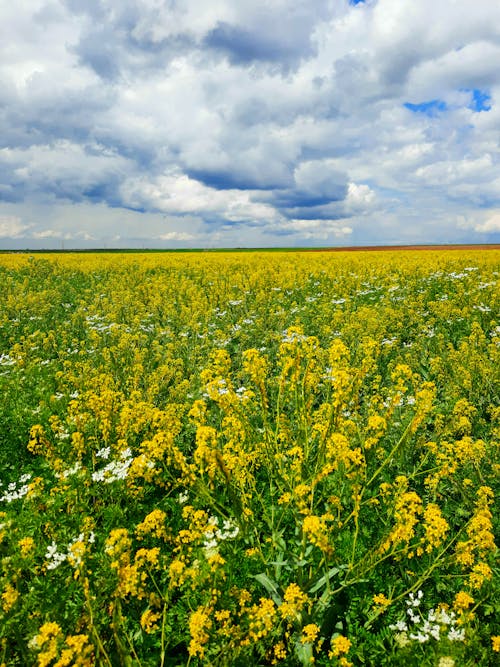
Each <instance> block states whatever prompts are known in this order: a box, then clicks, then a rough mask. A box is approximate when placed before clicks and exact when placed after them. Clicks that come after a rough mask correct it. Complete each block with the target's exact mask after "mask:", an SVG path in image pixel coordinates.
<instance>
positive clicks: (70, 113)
mask: <svg viewBox="0 0 500 667" xmlns="http://www.w3.org/2000/svg"><path fill="white" fill-rule="evenodd" d="M0 39H1V41H2V49H3V54H2V62H1V63H0V85H1V86H2V91H3V104H4V106H3V108H2V115H1V118H0V123H1V129H2V132H1V136H2V143H1V144H0V201H2V202H4V206H3V207H2V210H5V211H8V212H7V213H6V215H8V216H14V218H17V219H19V221H20V220H22V221H23V222H18V224H20V225H21V227H23V225H24V227H23V228H22V229H21V228H20V227H18V228H16V227H14V226H12V224H11V226H10V227H6V226H4V227H0V229H4V228H5V229H7V230H9V229H10V230H11V232H12V233H10V234H6V236H11V237H12V238H14V237H16V236H17V237H18V238H19V234H25V235H29V237H31V238H34V239H36V238H38V239H40V240H41V239H45V240H46V241H47V242H49V241H50V240H52V241H53V242H54V244H57V242H58V241H59V240H60V239H67V240H69V239H77V238H79V239H80V240H82V242H83V239H84V238H85V234H86V235H88V239H89V242H90V240H92V239H96V242H98V241H99V240H100V239H101V240H106V239H107V240H109V239H113V238H117V237H120V239H119V240H120V243H122V242H123V243H124V244H126V242H127V241H126V240H127V239H129V240H131V242H132V241H133V242H137V243H139V241H136V240H137V239H139V238H140V239H142V238H150V239H157V240H158V239H160V240H163V241H165V242H166V243H169V242H172V243H185V244H187V245H188V244H189V243H190V242H192V243H193V244H198V243H203V244H210V243H212V242H214V243H215V242H218V243H227V244H231V243H236V244H237V245H238V244H239V240H241V239H244V241H245V243H246V244H247V245H252V241H255V244H258V243H259V242H260V243H262V242H263V240H264V239H267V240H268V242H274V243H278V244H279V243H280V241H281V239H282V235H283V234H286V235H287V236H288V238H293V242H294V243H295V242H296V243H297V244H300V243H301V239H302V241H304V240H307V241H310V242H311V243H315V242H320V240H325V239H326V240H327V241H328V240H332V242H333V241H334V240H335V239H336V238H338V239H340V238H341V237H342V235H343V236H344V237H346V238H347V237H349V238H350V239H352V240H353V242H359V243H364V242H365V241H367V240H369V239H376V240H377V241H379V242H385V241H386V240H390V241H391V242H398V240H401V241H403V240H405V241H407V242H411V241H412V239H415V240H416V241H417V240H418V241H419V242H423V241H425V240H428V241H429V242H431V241H433V240H437V238H438V236H439V237H441V238H446V239H447V240H450V241H451V240H453V239H455V240H457V241H459V240H460V241H463V240H464V235H468V237H467V239H466V240H471V241H473V240H474V239H477V238H479V236H478V235H480V234H484V233H487V232H488V233H489V231H490V228H489V227H488V228H487V229H486V227H485V225H486V226H487V224H489V223H488V220H490V219H493V218H492V216H489V217H488V215H489V214H488V211H490V212H491V211H493V212H495V211H497V210H498V207H499V206H500V161H499V158H498V136H499V131H500V105H499V103H498V100H499V99H500V70H499V69H498V67H497V66H496V64H497V62H498V60H499V57H500V4H498V3H492V2H491V0H476V1H475V2H474V3H470V2H469V1H468V0H442V2H439V3H436V2H435V1H434V0H419V2H415V1H414V0H378V1H377V2H375V1H374V0H370V1H367V2H365V3H360V4H358V5H356V6H353V5H350V3H349V2H347V0H339V1H338V2H335V3H331V2H328V1H327V0H309V1H308V2H306V0H279V1H277V2H273V3H269V2H268V1H266V0H256V1H253V2H250V0H241V2H237V3H235V2H233V1H231V0H214V2H210V3H200V2H199V1H197V0H184V1H183V2H182V3H175V2H167V0H127V2H119V1H118V0H99V1H93V0H89V1H88V2H86V3H81V2H79V1H78V0H58V1H55V0H26V2H24V3H23V11H19V8H18V7H16V6H14V5H9V4H8V3H3V4H2V6H1V7H0ZM474 90H476V91H479V93H476V94H479V95H483V94H484V95H489V96H490V98H489V99H488V106H489V107H490V108H489V110H488V111H486V110H482V111H481V110H480V109H478V108H475V107H474V102H473V95H474V93H473V91H474ZM485 99H487V98H485ZM433 100H436V101H437V102H436V104H437V105H438V106H437V107H436V109H435V110H434V112H432V110H431V111H429V112H426V110H425V107H418V105H419V104H421V103H426V102H428V103H429V102H432V101H433ZM405 103H411V104H414V105H417V106H416V107H413V110H412V108H411V107H410V108H407V107H405V106H404V105H405ZM439 105H440V106H439ZM130 208H134V209H136V210H135V211H130V210H129V209H130ZM26 211H28V213H29V215H28V217H26V215H25V214H26ZM49 211H50V216H51V217H49ZM68 211H72V213H73V214H74V215H73V217H72V216H68V215H67V213H68ZM92 211H93V212H94V213H95V215H94V216H93V215H92V214H91V212H92ZM84 212H85V215H88V216H89V218H88V219H87V218H85V217H84ZM485 212H486V217H485V218H483V216H484V215H485ZM162 215H165V216H167V218H166V219H164V218H163V217H162ZM492 215H493V217H494V214H493V213H492ZM461 216H462V217H463V216H465V217H466V219H467V220H469V219H471V220H478V219H479V220H483V221H482V222H479V223H474V224H468V225H465V226H463V225H462V226H461V225H460V224H459V223H458V222H457V221H458V220H460V219H462V218H461ZM96 221H98V222H96ZM124 221H125V222H124ZM140 221H142V224H141V222H140ZM26 225H27V226H26ZM183 225H184V226H183ZM186 225H187V227H185V226H186ZM16 229H17V231H16ZM346 229H349V230H350V231H349V232H346V231H345V230H346ZM339 230H340V231H339ZM342 230H344V231H342ZM491 231H492V232H494V231H496V227H495V225H493V227H492V229H491ZM188 237H189V238H188ZM134 239H135V240H134ZM141 243H142V241H141Z"/></svg>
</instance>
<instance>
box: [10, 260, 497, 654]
mask: <svg viewBox="0 0 500 667" xmlns="http://www.w3.org/2000/svg"><path fill="white" fill-rule="evenodd" d="M499 272H500V251H499V250H488V251H484V250H483V251H478V250H474V249H471V250H463V249H462V250H427V251H423V250H422V251H397V252H391V251H387V252H363V253H357V252H350V253H343V252H339V253H323V252H315V253H307V252H283V253H269V252H267V253H264V252H255V253H252V252H246V253H237V252H236V253H202V252H200V253H180V254H175V253H155V254H146V253H144V254H141V253H127V254H119V253H113V254H97V253H96V254H92V253H67V254H52V255H42V254H37V255H34V256H30V255H29V254H2V255H0V287H1V289H0V396H1V402H0V483H1V485H0V564H1V568H0V665H5V666H10V665H19V666H22V667H26V666H27V665H38V666H39V667H46V666H50V667H64V666H69V665H80V666H88V665H99V666H100V665H106V666H107V667H111V666H113V667H114V666H115V665H117V666H121V665H123V666H126V667H131V666H134V667H135V666H143V667H158V666H161V667H163V666H167V665H172V666H174V665H189V666H190V667H195V666H201V665H214V666H219V667H224V666H228V667H229V666H233V665H234V666H236V667H238V666H241V667H245V666H258V665H289V666H302V665H304V666H305V665H310V664H313V663H314V664H315V665H333V666H342V667H348V666H349V665H353V666H371V665H372V666H374V667H383V666H384V665H401V664H405V665H407V666H408V667H410V666H412V665H418V666H419V667H427V666H432V667H453V666H454V665H455V666H456V667H462V666H469V665H482V666H485V667H489V666H492V665H494V664H498V658H499V652H500V627H499V618H500V589H499V576H498V575H499V570H498V554H499V551H498V547H497V544H496V542H495V540H496V539H497V538H498V527H499V520H498V510H496V509H495V503H496V502H498V501H497V500H496V498H497V497H498V494H499V458H498V454H499V445H500V401H499V387H500V322H499V318H498V316H499V312H500V290H499Z"/></svg>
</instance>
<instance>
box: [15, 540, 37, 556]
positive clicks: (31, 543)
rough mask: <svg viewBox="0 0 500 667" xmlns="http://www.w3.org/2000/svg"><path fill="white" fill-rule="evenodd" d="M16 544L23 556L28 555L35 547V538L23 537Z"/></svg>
mask: <svg viewBox="0 0 500 667" xmlns="http://www.w3.org/2000/svg"><path fill="white" fill-rule="evenodd" d="M17 544H18V546H19V549H20V550H21V556H23V558H27V557H28V556H30V555H31V553H32V552H33V551H34V549H35V540H34V539H33V538H32V537H23V538H22V539H20V540H19V542H18V543H17Z"/></svg>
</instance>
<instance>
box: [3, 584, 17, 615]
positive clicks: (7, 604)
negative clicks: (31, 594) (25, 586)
mask: <svg viewBox="0 0 500 667" xmlns="http://www.w3.org/2000/svg"><path fill="white" fill-rule="evenodd" d="M18 599H19V591H18V590H16V589H15V588H14V586H12V584H11V583H8V584H7V585H6V586H5V590H4V592H3V593H2V609H3V610H4V611H5V612H8V611H10V609H12V607H13V606H14V605H15V604H16V602H17V600H18Z"/></svg>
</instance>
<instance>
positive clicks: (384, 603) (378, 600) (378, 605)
mask: <svg viewBox="0 0 500 667" xmlns="http://www.w3.org/2000/svg"><path fill="white" fill-rule="evenodd" d="M373 604H374V605H375V609H376V610H377V611H380V612H384V611H385V609H386V607H388V606H389V605H390V604H391V600H388V599H387V598H386V597H385V595H384V594H383V593H378V594H377V595H374V596H373Z"/></svg>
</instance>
